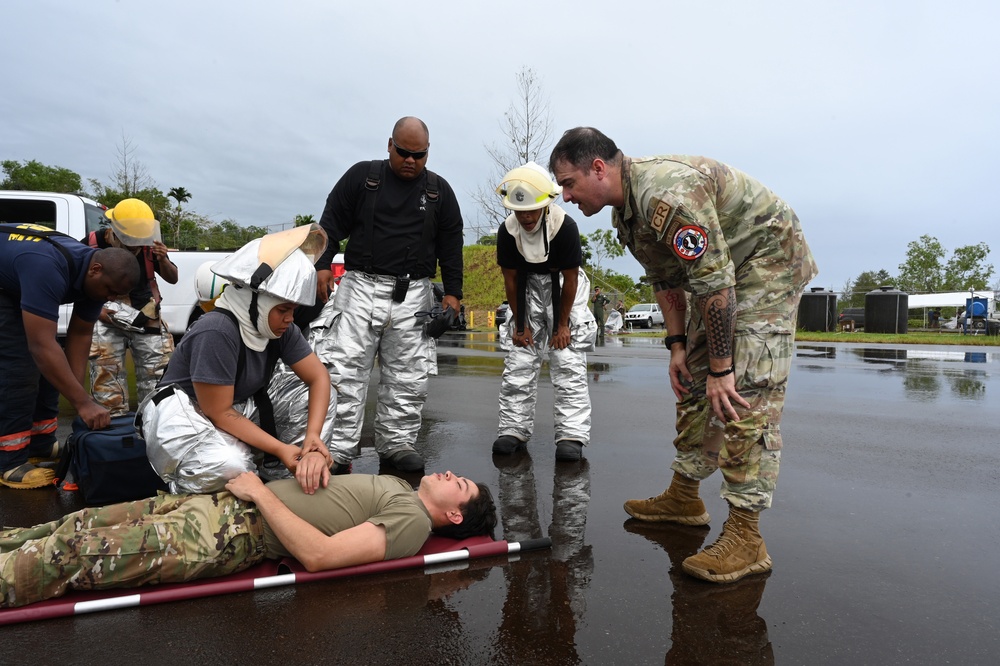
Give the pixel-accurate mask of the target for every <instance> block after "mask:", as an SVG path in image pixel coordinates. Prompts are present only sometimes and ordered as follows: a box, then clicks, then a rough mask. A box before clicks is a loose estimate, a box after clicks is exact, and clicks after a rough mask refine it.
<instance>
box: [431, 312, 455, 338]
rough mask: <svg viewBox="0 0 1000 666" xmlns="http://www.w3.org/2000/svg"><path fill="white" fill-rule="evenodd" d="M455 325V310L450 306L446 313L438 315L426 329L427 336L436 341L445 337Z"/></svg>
mask: <svg viewBox="0 0 1000 666" xmlns="http://www.w3.org/2000/svg"><path fill="white" fill-rule="evenodd" d="M454 323H455V310H454V309H453V308H452V307H451V306H450V305H449V306H448V307H447V308H445V309H444V312H441V313H440V314H437V316H436V317H433V318H432V319H431V320H430V321H429V322H428V323H427V326H426V327H425V330H426V331H427V335H429V336H431V337H432V338H434V339H435V340H437V339H438V338H440V337H441V336H442V335H444V332H445V331H447V330H449V329H450V328H451V327H452V324H454Z"/></svg>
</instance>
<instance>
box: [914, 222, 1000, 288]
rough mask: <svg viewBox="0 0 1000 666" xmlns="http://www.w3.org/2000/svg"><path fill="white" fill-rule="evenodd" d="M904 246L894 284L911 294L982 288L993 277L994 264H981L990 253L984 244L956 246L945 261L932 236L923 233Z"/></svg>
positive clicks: (942, 251)
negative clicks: (904, 254)
mask: <svg viewBox="0 0 1000 666" xmlns="http://www.w3.org/2000/svg"><path fill="white" fill-rule="evenodd" d="M906 248H907V249H906V261H904V262H903V263H902V264H900V265H899V281H898V282H897V286H899V288H900V289H903V290H904V291H907V292H909V293H911V294H923V293H935V292H942V291H965V290H966V289H970V288H971V289H985V288H986V287H987V285H988V284H989V281H990V278H991V277H992V276H993V264H987V263H984V262H985V261H986V257H987V256H989V253H990V247H989V245H987V244H986V243H977V244H975V245H963V246H961V247H958V248H956V249H955V250H954V251H953V252H952V254H951V258H950V259H949V260H948V261H945V249H944V246H943V245H941V243H940V241H938V239H937V238H934V237H933V236H928V235H926V234H925V235H923V236H921V237H920V238H919V239H917V240H915V241H911V242H910V243H909V244H908V245H907V246H906Z"/></svg>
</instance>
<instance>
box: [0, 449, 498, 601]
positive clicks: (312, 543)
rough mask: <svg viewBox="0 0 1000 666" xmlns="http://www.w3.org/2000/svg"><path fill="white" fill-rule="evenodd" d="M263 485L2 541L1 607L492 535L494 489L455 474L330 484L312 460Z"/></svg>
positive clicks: (26, 531) (7, 534) (80, 514)
mask: <svg viewBox="0 0 1000 666" xmlns="http://www.w3.org/2000/svg"><path fill="white" fill-rule="evenodd" d="M300 475H303V476H308V475H313V476H314V477H315V478H317V479H319V483H318V484H316V485H318V488H317V490H316V491H315V492H313V493H306V492H304V491H303V490H302V487H303V486H306V487H308V486H310V485H312V484H309V483H306V484H303V485H302V486H300V481H299V480H296V479H282V480H279V481H274V482H272V483H270V484H268V485H264V483H263V482H261V480H260V479H259V478H258V477H257V476H255V475H254V474H252V473H250V472H245V473H243V474H241V475H240V476H238V477H236V478H234V479H232V480H230V481H229V482H228V483H227V484H226V491H228V492H225V491H224V492H220V493H213V494H209V495H160V496H159V497H155V498H151V499H146V500H139V501H136V502H125V503H122V504H115V505H112V506H108V507H101V508H91V509H83V510H81V511H77V512H75V513H71V514H69V515H67V516H64V517H63V518H62V519H61V520H56V521H52V522H50V523H45V524H43V525H36V526H35V527H28V528H5V529H3V530H0V608H13V607H15V606H24V605H26V604H30V603H34V602H37V601H42V600H44V599H51V598H53V597H58V596H61V595H63V594H65V593H66V591H67V590H68V589H78V590H91V589H105V588H115V587H136V586H139V585H147V584H156V583H179V582H184V581H189V580H193V579H196V578H209V577H212V576H224V575H226V574H231V573H236V572H238V571H242V570H244V569H247V568H249V567H251V566H253V565H255V564H257V563H258V562H260V561H261V560H263V559H265V558H270V559H280V558H282V557H286V556H292V557H294V558H296V559H297V560H298V561H299V562H301V563H302V565H303V566H304V567H305V568H306V569H307V570H309V571H322V570H326V569H336V568H340V567H346V566H352V565H358V564H366V563H369V562H377V561H381V560H389V559H395V558H399V557H407V556H409V555H413V554H415V553H416V552H417V551H418V550H420V548H421V546H423V544H424V542H425V541H426V540H427V537H428V536H429V534H430V533H431V532H434V533H436V534H439V535H441V536H445V537H451V538H455V539H464V538H468V537H471V536H480V535H490V536H492V535H493V530H494V528H495V527H496V507H495V505H494V503H493V497H492V495H491V494H490V490H489V488H488V487H487V486H485V485H479V484H477V483H475V482H473V481H470V480H469V479H467V478H465V477H461V476H455V475H454V474H452V473H451V472H445V473H443V474H429V475H427V476H425V477H424V478H423V479H422V480H421V482H420V487H419V488H418V489H417V490H416V491H413V490H412V489H411V488H410V485H409V484H408V483H407V482H406V481H404V480H402V479H398V478H396V477H392V476H374V475H369V474H351V475H344V476H334V477H331V476H330V475H329V471H328V470H327V469H326V461H325V458H324V457H323V456H322V455H321V454H320V453H318V452H317V453H314V454H307V455H306V456H304V457H303V459H302V461H301V462H300V464H299V469H297V470H296V476H300Z"/></svg>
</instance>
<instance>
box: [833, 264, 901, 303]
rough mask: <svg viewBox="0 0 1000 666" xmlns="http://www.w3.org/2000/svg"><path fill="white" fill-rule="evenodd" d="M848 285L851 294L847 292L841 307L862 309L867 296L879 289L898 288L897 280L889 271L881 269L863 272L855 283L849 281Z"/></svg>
mask: <svg viewBox="0 0 1000 666" xmlns="http://www.w3.org/2000/svg"><path fill="white" fill-rule="evenodd" d="M848 284H849V285H851V290H850V292H849V293H848V292H846V291H845V293H844V298H843V299H842V300H841V303H840V306H841V307H845V308H860V307H864V304H865V294H867V293H868V292H869V291H874V290H876V289H878V288H879V287H883V286H887V285H888V286H896V280H895V278H893V277H892V276H891V275H889V271H887V270H885V269H884V268H880V269H879V270H877V271H863V272H862V273H861V274H860V275H858V277H857V278H856V279H855V280H854V281H853V282H852V281H851V280H848Z"/></svg>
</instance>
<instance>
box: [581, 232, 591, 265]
mask: <svg viewBox="0 0 1000 666" xmlns="http://www.w3.org/2000/svg"><path fill="white" fill-rule="evenodd" d="M580 252H581V253H582V254H583V265H584V267H585V268H586V267H587V266H590V261H591V260H592V259H593V258H594V253H593V252H591V250H590V239H589V238H587V237H586V236H584V235H583V234H580Z"/></svg>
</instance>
